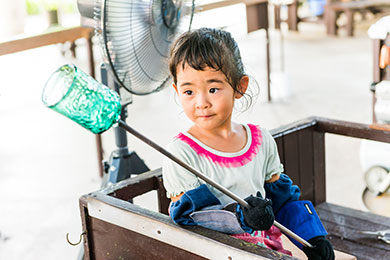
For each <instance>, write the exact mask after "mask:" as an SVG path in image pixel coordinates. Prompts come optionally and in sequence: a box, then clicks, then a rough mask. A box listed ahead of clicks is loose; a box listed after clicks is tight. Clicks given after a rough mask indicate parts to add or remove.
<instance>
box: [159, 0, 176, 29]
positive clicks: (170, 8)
mask: <svg viewBox="0 0 390 260" xmlns="http://www.w3.org/2000/svg"><path fill="white" fill-rule="evenodd" d="M180 8H181V0H163V1H162V4H161V11H162V17H163V21H164V24H165V26H166V27H168V28H173V27H175V26H176V25H177V23H178V21H179V19H178V18H179V16H180Z"/></svg>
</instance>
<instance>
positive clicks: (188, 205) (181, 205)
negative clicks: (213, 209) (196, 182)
mask: <svg viewBox="0 0 390 260" xmlns="http://www.w3.org/2000/svg"><path fill="white" fill-rule="evenodd" d="M213 205H221V202H220V201H219V200H218V199H217V197H215V196H214V195H213V194H212V193H211V191H210V190H209V189H208V188H207V186H206V185H205V184H202V185H200V186H199V187H198V188H196V189H193V190H189V191H187V192H185V193H184V194H183V196H181V198H180V200H178V201H176V202H173V203H171V205H170V209H169V212H170V216H171V218H172V220H173V221H174V222H175V223H177V224H182V225H196V223H195V222H194V221H193V219H192V218H191V217H190V214H191V213H193V212H195V211H199V210H201V209H202V208H204V207H208V206H213Z"/></svg>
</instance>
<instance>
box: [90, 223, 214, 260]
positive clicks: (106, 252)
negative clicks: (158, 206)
mask: <svg viewBox="0 0 390 260" xmlns="http://www.w3.org/2000/svg"><path fill="white" fill-rule="evenodd" d="M90 230H92V232H93V243H92V245H91V246H92V249H93V250H92V251H93V252H94V258H93V259H107V260H109V259H140V260H141V259H145V260H160V259H178V260H181V259H186V260H200V259H206V258H203V257H201V256H198V255H195V254H193V253H191V252H189V251H186V250H183V249H180V248H177V247H174V246H171V245H169V244H167V243H163V242H160V241H158V240H156V239H152V238H149V237H147V236H144V235H142V234H139V233H137V232H133V231H131V230H128V229H125V228H122V227H119V226H116V225H113V224H111V223H107V222H105V221H102V220H99V219H96V218H90Z"/></svg>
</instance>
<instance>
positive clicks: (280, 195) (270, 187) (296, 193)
mask: <svg viewBox="0 0 390 260" xmlns="http://www.w3.org/2000/svg"><path fill="white" fill-rule="evenodd" d="M264 189H265V195H266V196H265V197H266V198H268V199H270V200H271V201H272V208H273V210H274V214H275V215H276V214H277V213H278V211H279V210H280V208H281V207H283V206H284V205H285V204H287V203H289V202H292V201H297V200H299V197H300V196H301V190H300V189H299V187H298V186H297V185H292V180H291V179H290V177H288V176H287V175H286V174H284V173H282V174H280V178H279V180H277V181H275V182H271V183H265V184H264Z"/></svg>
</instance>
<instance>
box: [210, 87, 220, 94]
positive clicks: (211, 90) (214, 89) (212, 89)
mask: <svg viewBox="0 0 390 260" xmlns="http://www.w3.org/2000/svg"><path fill="white" fill-rule="evenodd" d="M217 91H218V89H217V88H210V90H209V92H210V93H211V94H214V93H216V92H217Z"/></svg>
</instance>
